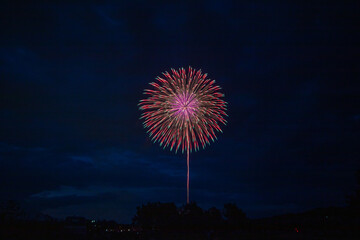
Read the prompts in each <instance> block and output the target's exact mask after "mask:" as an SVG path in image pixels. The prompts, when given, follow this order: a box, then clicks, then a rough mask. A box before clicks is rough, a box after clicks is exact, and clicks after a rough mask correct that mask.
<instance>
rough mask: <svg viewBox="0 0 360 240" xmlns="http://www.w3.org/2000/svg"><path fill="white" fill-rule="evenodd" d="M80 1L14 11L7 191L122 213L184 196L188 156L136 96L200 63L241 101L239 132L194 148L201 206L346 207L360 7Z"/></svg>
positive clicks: (3, 190) (355, 144)
mask: <svg viewBox="0 0 360 240" xmlns="http://www.w3.org/2000/svg"><path fill="white" fill-rule="evenodd" d="M8 2H11V1H8ZM66 2H67V3H63V4H49V3H47V4H25V5H24V4H15V3H8V4H2V6H1V8H0V27H1V38H0V196H1V197H0V198H1V199H0V200H7V199H15V200H18V201H19V202H20V203H21V204H22V205H23V206H25V207H27V208H28V209H31V210H33V211H42V212H43V213H47V214H50V215H52V216H54V217H65V216H67V215H75V214H76V215H82V216H86V217H89V218H106V219H116V220H118V221H120V222H130V220H131V217H132V216H133V215H134V213H135V210H136V206H138V205H140V204H141V203H146V202H148V201H161V202H167V201H171V202H175V203H176V204H178V205H181V204H183V203H185V201H186V160H185V155H182V154H176V155H175V154H174V153H173V152H170V151H169V150H165V151H163V150H162V148H160V147H159V146H158V145H157V144H153V143H151V141H150V139H149V137H148V136H147V135H146V131H145V130H144V129H143V127H142V123H141V121H140V120H139V117H140V114H141V113H140V111H139V110H138V107H137V104H138V101H139V100H140V99H141V98H142V97H143V95H142V91H143V89H144V88H147V87H148V82H151V81H153V80H154V78H155V77H156V76H157V75H159V74H161V72H164V71H168V70H170V68H179V67H187V66H189V65H190V66H192V67H194V68H197V69H198V68H201V69H202V70H203V72H207V73H208V74H209V77H210V78H212V79H216V81H217V83H218V84H219V85H220V86H221V87H222V88H223V92H224V93H225V100H226V101H227V102H228V103H229V110H228V114H229V118H228V119H227V120H228V125H227V126H225V127H224V128H223V131H224V134H221V135H219V137H218V141H217V142H215V143H214V144H212V145H211V146H210V147H208V148H206V149H205V150H204V151H200V152H197V153H194V154H192V155H191V167H190V174H191V182H190V183H191V194H190V197H191V199H192V200H194V201H196V202H197V203H198V204H199V205H200V206H202V207H204V208H208V207H211V206H216V207H219V208H221V206H222V205H223V204H224V203H227V202H235V203H237V205H238V206H239V207H241V208H242V209H243V210H244V211H245V212H246V213H247V215H248V216H250V217H263V216H271V215H275V214H281V213H288V212H299V211H303V210H307V209H312V208H315V207H326V206H330V205H335V206H341V205H344V204H345V195H346V194H349V193H351V191H352V190H354V188H355V175H354V174H355V172H356V170H357V169H359V168H360V163H359V157H360V151H359V149H360V146H359V133H360V81H359V79H360V78H359V77H360V61H359V56H360V31H359V20H360V19H359V14H358V13H359V6H358V4H356V3H351V2H350V1H346V2H347V3H343V1H336V3H332V2H330V1H323V3H321V4H320V3H311V4H307V3H296V2H295V1H288V3H281V4H280V3H272V4H271V3H270V1H264V2H262V3H261V2H259V1H256V3H255V2H253V1H247V2H244V1H224V0H222V1H214V0H212V1H190V2H188V3H187V2H185V1H173V2H172V3H170V2H169V1H163V2H160V1H126V2H123V3H120V2H121V1H115V3H111V2H107V3H102V4H89V3H84V4H82V3H76V4H74V3H69V2H68V1H66ZM150 2H151V3H150Z"/></svg>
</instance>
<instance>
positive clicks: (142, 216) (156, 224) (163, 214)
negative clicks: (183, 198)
mask: <svg viewBox="0 0 360 240" xmlns="http://www.w3.org/2000/svg"><path fill="white" fill-rule="evenodd" d="M136 209H137V211H136V215H135V217H134V218H133V223H134V224H135V225H137V226H139V227H141V228H142V229H143V230H170V229H173V228H174V227H175V225H176V221H177V219H178V211H177V209H176V206H175V204H174V203H160V202H155V203H147V204H146V205H144V204H143V205H142V206H141V207H137V208H136Z"/></svg>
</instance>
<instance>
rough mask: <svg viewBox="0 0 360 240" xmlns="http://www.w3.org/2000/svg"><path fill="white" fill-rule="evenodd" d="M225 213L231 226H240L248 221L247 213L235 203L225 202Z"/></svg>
mask: <svg viewBox="0 0 360 240" xmlns="http://www.w3.org/2000/svg"><path fill="white" fill-rule="evenodd" d="M223 214H224V217H225V219H226V221H227V223H228V226H229V227H230V228H239V227H241V226H242V225H244V223H246V221H247V218H246V214H245V213H244V212H243V211H242V210H241V209H239V208H238V207H237V206H236V204H235V203H227V204H225V205H224V210H223Z"/></svg>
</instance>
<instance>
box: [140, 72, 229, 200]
mask: <svg viewBox="0 0 360 240" xmlns="http://www.w3.org/2000/svg"><path fill="white" fill-rule="evenodd" d="M171 72H172V74H170V73H168V72H165V73H163V77H157V78H156V79H157V81H158V82H152V83H150V85H151V86H152V87H153V88H154V89H146V90H145V91H144V94H146V95H149V97H148V98H146V99H143V100H141V101H140V103H139V106H140V109H141V110H144V113H142V116H141V118H142V119H145V120H144V127H145V128H148V133H149V135H150V137H151V138H152V140H153V141H154V142H159V143H160V146H163V147H164V148H165V147H170V150H172V149H175V152H177V151H178V150H179V149H180V148H181V150H182V152H184V151H186V152H187V165H188V174H187V175H188V182H187V191H188V194H187V196H188V197H187V202H189V152H192V151H193V150H195V151H196V150H198V149H199V147H200V145H201V147H202V148H205V146H206V145H210V140H211V141H215V139H216V135H215V132H219V131H220V132H222V131H221V128H220V126H219V123H222V124H226V120H225V119H224V116H227V114H226V113H225V111H226V105H227V103H226V102H225V101H224V100H222V99H221V98H222V97H223V96H224V94H222V93H220V92H219V90H220V87H219V86H216V85H214V84H215V80H210V79H207V74H202V73H201V70H198V71H196V70H195V69H192V68H191V67H189V70H188V71H187V72H186V71H185V69H184V68H181V69H179V71H176V70H174V69H171Z"/></svg>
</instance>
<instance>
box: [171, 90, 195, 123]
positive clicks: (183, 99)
mask: <svg viewBox="0 0 360 240" xmlns="http://www.w3.org/2000/svg"><path fill="white" fill-rule="evenodd" d="M198 107H199V101H198V100H197V99H196V95H195V94H193V93H191V94H188V93H186V92H184V93H182V94H178V95H175V97H174V98H173V101H172V108H171V110H172V111H173V112H174V115H175V116H176V117H181V118H182V120H185V121H190V119H191V118H193V117H194V116H195V115H196V110H197V108H198Z"/></svg>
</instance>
